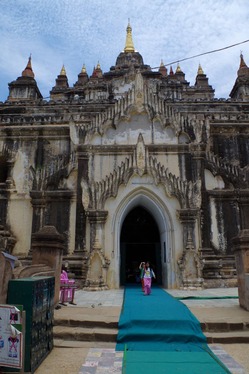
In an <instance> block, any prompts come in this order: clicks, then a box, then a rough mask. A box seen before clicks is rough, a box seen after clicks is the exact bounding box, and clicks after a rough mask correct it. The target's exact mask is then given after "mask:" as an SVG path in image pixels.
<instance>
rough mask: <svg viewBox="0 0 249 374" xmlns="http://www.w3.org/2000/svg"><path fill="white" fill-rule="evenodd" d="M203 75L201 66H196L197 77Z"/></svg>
mask: <svg viewBox="0 0 249 374" xmlns="http://www.w3.org/2000/svg"><path fill="white" fill-rule="evenodd" d="M203 74H204V71H203V69H202V67H201V64H199V66H198V71H197V75H203Z"/></svg>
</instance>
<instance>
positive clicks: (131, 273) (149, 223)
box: [120, 206, 162, 285]
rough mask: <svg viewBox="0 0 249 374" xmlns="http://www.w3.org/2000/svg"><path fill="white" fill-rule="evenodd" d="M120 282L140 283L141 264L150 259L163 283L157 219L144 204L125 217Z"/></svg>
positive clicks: (159, 279)
mask: <svg viewBox="0 0 249 374" xmlns="http://www.w3.org/2000/svg"><path fill="white" fill-rule="evenodd" d="M120 257H121V262H120V284H121V285H124V284H125V283H139V268H138V267H139V264H140V263H141V261H149V262H150V263H151V265H152V267H153V270H154V271H155V273H156V282H157V283H158V284H161V283H162V264H161V245H160V233H159V229H158V226H157V223H156V221H155V220H154V218H153V216H152V215H151V214H150V212H149V211H148V210H146V209H145V208H144V207H142V206H136V207H134V208H133V209H132V210H131V211H130V212H129V213H128V214H127V216H126V217H125V219H124V222H123V225H122V228H121V234H120Z"/></svg>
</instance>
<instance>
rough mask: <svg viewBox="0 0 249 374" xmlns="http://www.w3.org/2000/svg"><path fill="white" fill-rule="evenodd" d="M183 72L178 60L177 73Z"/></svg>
mask: <svg viewBox="0 0 249 374" xmlns="http://www.w3.org/2000/svg"><path fill="white" fill-rule="evenodd" d="M181 72H182V70H181V68H180V65H179V62H178V64H177V68H176V73H181Z"/></svg>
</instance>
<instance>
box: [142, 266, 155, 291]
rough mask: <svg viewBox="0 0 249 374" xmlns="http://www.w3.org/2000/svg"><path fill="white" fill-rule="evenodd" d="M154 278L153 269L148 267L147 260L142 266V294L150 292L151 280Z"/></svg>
mask: <svg viewBox="0 0 249 374" xmlns="http://www.w3.org/2000/svg"><path fill="white" fill-rule="evenodd" d="M152 278H156V276H155V273H154V271H153V270H152V269H151V268H150V263H149V262H148V261H147V262H146V264H145V267H144V273H143V280H144V294H145V295H150V294H151V280H152Z"/></svg>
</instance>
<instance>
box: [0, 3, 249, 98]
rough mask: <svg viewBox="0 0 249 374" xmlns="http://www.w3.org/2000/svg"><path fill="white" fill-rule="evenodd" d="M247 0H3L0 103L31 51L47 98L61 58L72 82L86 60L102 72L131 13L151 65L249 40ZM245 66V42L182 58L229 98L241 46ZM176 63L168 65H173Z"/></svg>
mask: <svg viewBox="0 0 249 374" xmlns="http://www.w3.org/2000/svg"><path fill="white" fill-rule="evenodd" d="M248 4H249V3H248V0H205V1H204V0H178V1H175V0H152V1H150V0H120V1H118V0H103V1H102V0H0V37H1V53H0V101H5V100H6V99H7V96H8V83H9V82H11V81H13V80H15V79H16V78H17V77H18V76H20V75H21V73H22V71H23V70H24V68H25V66H26V64H27V61H28V57H29V55H30V54H31V55H32V66H33V70H34V73H35V79H36V81H37V84H38V87H39V89H40V91H41V93H42V95H43V96H44V97H48V96H49V91H50V90H51V89H52V87H53V86H54V85H55V79H56V77H57V75H58V74H59V73H60V70H61V67H62V65H63V64H64V65H65V68H66V72H67V77H68V80H69V85H70V86H73V84H74V83H75V82H76V81H77V76H78V74H79V73H80V71H81V68H82V65H83V64H85V65H86V68H87V72H88V74H89V75H90V74H92V71H93V67H94V66H95V65H96V64H97V63H98V62H99V63H100V65H101V68H102V70H103V71H104V72H106V71H109V69H110V67H111V66H113V65H115V62H116V58H117V56H118V54H119V53H120V52H121V51H122V50H123V49H124V45H125V36H126V26H127V23H128V19H130V23H131V26H132V33H133V41H134V45H135V48H136V50H137V51H138V52H140V53H141V55H142V56H143V59H144V63H145V64H148V65H150V66H151V67H156V66H159V65H160V62H161V59H163V61H164V63H165V64H168V63H170V62H172V61H177V60H181V59H183V58H185V57H189V56H193V55H197V54H200V53H204V52H207V51H210V50H215V49H219V48H222V47H226V46H229V45H232V44H235V43H239V42H242V41H245V40H247V39H249V5H248ZM241 51H242V52H243V55H244V59H245V61H246V62H247V63H248V66H249V43H244V44H242V45H239V46H236V47H234V48H230V49H226V50H224V51H222V52H217V53H214V54H208V55H205V56H202V57H198V58H195V59H191V60H188V61H183V62H181V63H180V66H181V69H182V71H183V72H184V73H185V75H186V79H187V81H189V82H190V84H191V85H193V84H194V83H195V77H196V73H197V69H198V64H199V63H201V65H202V68H203V70H204V73H205V74H206V75H207V76H208V78H209V83H210V84H211V85H212V86H213V88H214V89H215V95H216V97H225V98H227V97H229V93H230V91H231V89H232V87H233V84H234V82H235V79H236V77H237V70H238V67H239V61H240V59H239V56H240V52H241ZM175 68H176V65H174V66H173V69H175Z"/></svg>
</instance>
